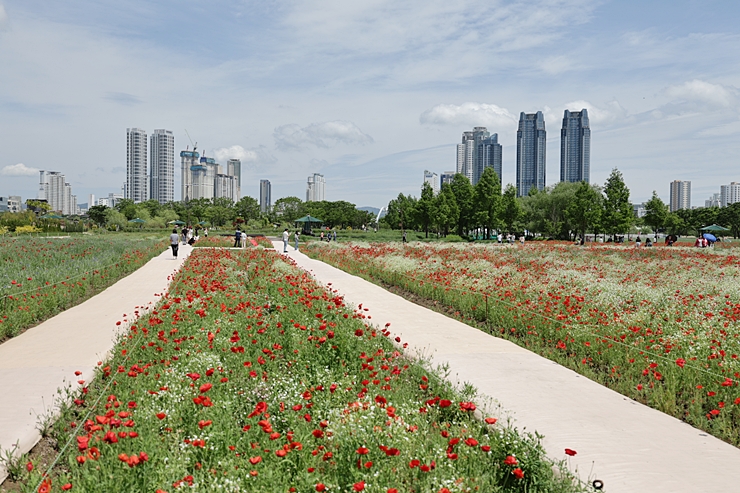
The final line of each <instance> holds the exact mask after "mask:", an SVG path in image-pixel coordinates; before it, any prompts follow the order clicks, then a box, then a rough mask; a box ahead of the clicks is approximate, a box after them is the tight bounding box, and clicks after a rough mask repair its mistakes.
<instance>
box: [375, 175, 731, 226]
mask: <svg viewBox="0 0 740 493" xmlns="http://www.w3.org/2000/svg"><path fill="white" fill-rule="evenodd" d="M516 195H517V194H516V188H515V187H514V186H513V185H511V184H509V185H507V186H506V187H505V188H504V189H503V190H502V187H501V183H500V181H499V178H498V175H497V174H496V173H495V172H494V171H493V169H492V168H486V169H485V171H484V173H483V176H482V177H481V179H480V181H479V182H478V183H477V184H476V185H475V186H473V185H472V184H471V183H470V181H469V180H468V179H467V177H465V176H464V175H461V174H456V175H455V176H454V178H453V179H452V182H451V183H445V184H443V185H442V187H441V189H440V191H439V193H438V194H436V195H435V194H434V192H433V190H432V188H431V186H430V185H429V184H428V183H424V184H423V186H422V189H421V196H420V197H419V198H416V197H413V196H411V195H404V194H399V195H398V197H397V198H395V199H393V200H391V201H390V203H389V204H388V213H387V215H386V216H385V218H384V219H383V220H384V222H385V223H386V224H387V226H388V227H390V228H393V229H413V230H417V231H422V232H424V233H425V234H426V235H427V236H428V235H429V233H430V232H431V233H433V234H438V235H442V236H446V235H448V234H450V233H455V234H457V235H459V236H461V237H482V238H491V237H492V236H493V234H495V233H499V232H501V233H506V234H509V233H514V234H523V233H524V232H525V231H526V232H527V234H529V235H541V236H543V237H546V238H554V239H563V240H565V239H574V238H576V237H578V236H581V237H584V236H585V235H586V234H588V233H592V234H603V235H605V236H611V237H616V236H617V235H624V234H628V233H629V232H631V231H633V232H636V231H638V230H636V229H634V228H635V227H637V226H647V227H649V228H650V229H651V231H653V232H659V231H660V232H665V233H669V234H676V235H696V234H699V233H700V231H699V228H701V227H703V226H707V225H709V224H713V223H717V224H720V225H722V226H725V227H727V228H730V229H731V230H732V234H733V235H734V236H735V237H738V235H740V204H732V205H730V206H728V207H723V208H717V207H714V208H699V209H687V210H679V211H677V212H673V213H669V212H668V207H667V206H666V205H665V204H664V203H663V202H662V201H661V200H660V198H659V197H658V196H657V193H655V192H653V197H652V198H651V199H650V200H649V201H648V202H647V203H646V204H645V209H646V215H645V216H644V217H643V218H638V217H637V216H636V215H635V212H634V209H633V206H632V203H631V202H630V191H629V189H628V188H627V186H626V185H625V183H624V178H623V176H622V173H621V172H620V171H619V170H617V169H616V168H615V169H613V170H612V172H611V174H610V175H609V178H608V179H607V180H606V182H605V183H604V185H603V186H599V185H595V184H594V185H590V184H588V183H586V182H579V183H567V182H562V183H558V184H556V185H553V186H549V187H546V188H545V189H544V190H541V191H540V190H537V189H536V188H533V189H531V190H530V192H529V195H527V196H525V197H517V196H516Z"/></svg>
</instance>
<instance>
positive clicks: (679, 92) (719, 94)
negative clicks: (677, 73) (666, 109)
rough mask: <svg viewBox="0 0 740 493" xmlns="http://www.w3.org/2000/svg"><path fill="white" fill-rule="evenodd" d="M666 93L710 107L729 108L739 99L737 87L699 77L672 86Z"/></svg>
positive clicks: (678, 98) (684, 100)
mask: <svg viewBox="0 0 740 493" xmlns="http://www.w3.org/2000/svg"><path fill="white" fill-rule="evenodd" d="M665 93H666V95H667V96H668V97H670V98H672V99H673V100H674V101H675V100H678V101H683V102H688V103H699V104H701V105H703V106H708V107H710V108H729V107H732V106H735V105H736V104H737V100H738V90H737V88H735V87H732V86H725V85H722V84H712V83H710V82H706V81H703V80H698V79H694V80H692V81H688V82H684V83H683V84H679V85H674V86H670V87H668V88H667V89H666V91H665Z"/></svg>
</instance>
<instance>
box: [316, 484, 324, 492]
mask: <svg viewBox="0 0 740 493" xmlns="http://www.w3.org/2000/svg"><path fill="white" fill-rule="evenodd" d="M316 491H326V486H325V485H324V483H319V484H317V485H316Z"/></svg>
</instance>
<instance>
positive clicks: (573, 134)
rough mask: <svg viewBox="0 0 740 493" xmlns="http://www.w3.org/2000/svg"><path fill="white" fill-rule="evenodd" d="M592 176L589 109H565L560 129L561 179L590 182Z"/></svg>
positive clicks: (572, 181)
mask: <svg viewBox="0 0 740 493" xmlns="http://www.w3.org/2000/svg"><path fill="white" fill-rule="evenodd" d="M590 177H591V127H590V126H589V122H588V110H586V109H585V108H584V109H582V110H581V111H568V110H565V113H564V114H563V128H562V129H561V130H560V181H567V182H571V183H576V182H579V181H585V182H586V183H588V182H589V179H590Z"/></svg>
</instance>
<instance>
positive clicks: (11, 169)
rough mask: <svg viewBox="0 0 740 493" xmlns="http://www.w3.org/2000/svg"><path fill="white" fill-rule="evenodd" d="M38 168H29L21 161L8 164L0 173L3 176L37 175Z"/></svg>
mask: <svg viewBox="0 0 740 493" xmlns="http://www.w3.org/2000/svg"><path fill="white" fill-rule="evenodd" d="M38 174H39V169H38V168H29V167H28V166H26V165H25V164H23V163H18V164H9V165H8V166H6V167H4V168H3V169H1V170H0V175H3V176H38Z"/></svg>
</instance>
